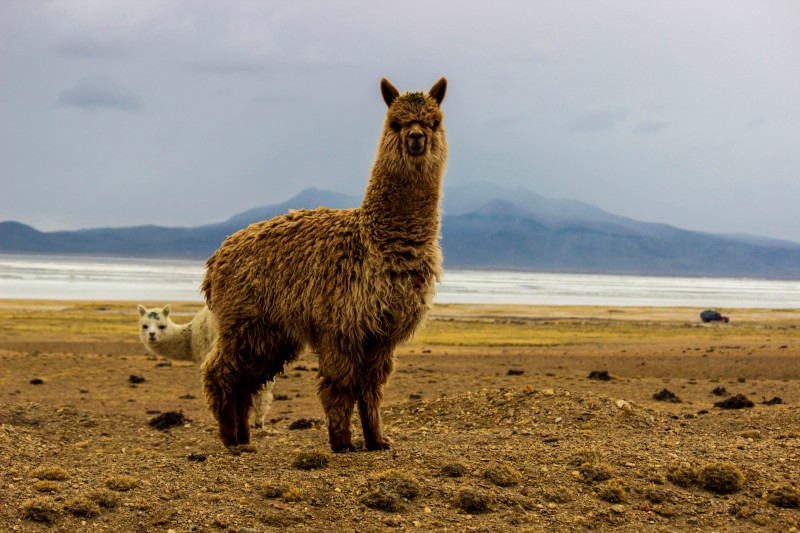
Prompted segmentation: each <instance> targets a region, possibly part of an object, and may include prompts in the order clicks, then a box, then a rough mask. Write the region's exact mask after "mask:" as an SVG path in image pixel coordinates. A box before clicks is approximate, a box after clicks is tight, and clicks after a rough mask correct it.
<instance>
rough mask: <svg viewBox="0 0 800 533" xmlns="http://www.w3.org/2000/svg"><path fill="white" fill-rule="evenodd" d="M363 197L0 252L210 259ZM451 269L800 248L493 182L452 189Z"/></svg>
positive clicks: (692, 262)
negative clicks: (291, 213) (238, 240)
mask: <svg viewBox="0 0 800 533" xmlns="http://www.w3.org/2000/svg"><path fill="white" fill-rule="evenodd" d="M360 203H361V198H360V197H357V196H349V195H345V194H340V193H336V192H332V191H325V190H318V189H307V190H305V191H303V192H301V193H300V194H298V195H297V196H295V197H293V198H291V199H290V200H287V201H285V202H282V203H278V204H274V205H267V206H264V207H258V208H254V209H250V210H247V211H244V212H242V213H239V214H237V215H235V216H233V217H231V218H229V219H228V220H225V221H223V222H219V223H215V224H208V225H203V226H197V227H192V228H171V227H162V226H136V227H125V228H96V229H84V230H77V231H53V232H41V231H38V230H36V229H34V228H32V227H30V226H27V225H25V224H22V223H20V222H0V253H16V254H23V253H24V254H56V255H57V254H71V255H95V256H97V255H100V256H120V257H163V258H187V259H199V260H204V259H206V258H207V257H208V256H210V255H211V254H212V253H213V252H214V250H216V249H217V248H218V247H219V245H220V243H221V242H222V241H223V240H224V239H225V238H226V237H227V236H228V235H230V234H232V233H234V232H236V231H238V230H239V229H241V228H244V227H246V226H247V225H249V224H252V223H254V222H258V221H260V220H266V219H269V218H272V217H274V216H277V215H281V214H284V213H286V212H287V211H288V210H290V209H312V208H315V207H317V206H320V205H324V206H326V207H330V208H349V207H357V206H358V205H359V204H360ZM442 212H443V216H442V241H441V245H442V250H443V253H444V257H445V267H446V268H473V269H503V270H536V271H550V272H595V273H626V274H652V275H685V276H733V277H760V278H784V279H800V244H799V243H793V242H788V241H780V240H774V239H767V238H762V237H754V236H750V235H719V234H709V233H703V232H696V231H689V230H684V229H679V228H676V227H673V226H669V225H667V224H654V223H648V222H641V221H637V220H633V219H630V218H625V217H621V216H617V215H614V214H611V213H608V212H606V211H604V210H602V209H600V208H598V207H596V206H593V205H591V204H587V203H584V202H578V201H573V200H554V199H550V198H546V197H544V196H541V195H539V194H536V193H534V192H532V191H530V190H528V189H525V188H522V187H518V188H514V189H508V188H503V187H498V186H495V185H492V184H488V183H475V184H472V185H470V186H467V187H459V188H452V189H447V190H446V191H445V194H444V200H443V205H442Z"/></svg>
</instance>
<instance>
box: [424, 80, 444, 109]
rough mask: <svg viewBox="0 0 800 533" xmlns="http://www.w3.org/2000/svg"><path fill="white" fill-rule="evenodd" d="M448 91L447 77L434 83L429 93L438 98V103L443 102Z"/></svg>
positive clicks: (435, 98)
mask: <svg viewBox="0 0 800 533" xmlns="http://www.w3.org/2000/svg"><path fill="white" fill-rule="evenodd" d="M445 92H447V78H442V79H440V80H439V81H437V82H436V83H434V84H433V87H431V90H430V91H428V94H429V95H430V96H431V98H433V99H434V100H436V103H437V104H441V103H442V100H444V93H445Z"/></svg>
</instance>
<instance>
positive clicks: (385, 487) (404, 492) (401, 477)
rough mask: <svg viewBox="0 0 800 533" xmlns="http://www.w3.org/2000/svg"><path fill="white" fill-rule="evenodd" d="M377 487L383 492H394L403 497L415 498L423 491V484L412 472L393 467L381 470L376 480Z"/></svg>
mask: <svg viewBox="0 0 800 533" xmlns="http://www.w3.org/2000/svg"><path fill="white" fill-rule="evenodd" d="M374 482H375V484H376V486H377V488H378V489H379V490H381V491H383V492H393V493H395V494H397V495H398V496H400V497H401V498H406V499H408V500H413V499H414V498H416V497H417V496H419V495H420V494H421V493H422V489H423V485H422V483H420V481H419V480H418V479H417V478H416V477H415V476H414V475H412V474H408V473H406V472H401V471H400V470H396V469H391V470H387V471H385V472H381V473H380V474H378V475H377V476H375V480H374Z"/></svg>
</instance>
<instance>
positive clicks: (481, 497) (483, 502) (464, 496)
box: [456, 489, 492, 514]
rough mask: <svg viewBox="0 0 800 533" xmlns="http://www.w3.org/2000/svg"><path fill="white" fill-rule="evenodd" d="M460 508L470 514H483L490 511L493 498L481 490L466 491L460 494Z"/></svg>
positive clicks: (458, 501) (458, 502)
mask: <svg viewBox="0 0 800 533" xmlns="http://www.w3.org/2000/svg"><path fill="white" fill-rule="evenodd" d="M456 503H457V504H458V506H459V507H460V508H461V509H462V510H463V511H464V512H465V513H469V514H481V513H486V512H488V511H489V510H490V506H491V504H492V496H491V495H490V494H489V493H487V492H484V491H482V490H480V489H464V490H462V491H461V492H459V493H458V499H457V501H456Z"/></svg>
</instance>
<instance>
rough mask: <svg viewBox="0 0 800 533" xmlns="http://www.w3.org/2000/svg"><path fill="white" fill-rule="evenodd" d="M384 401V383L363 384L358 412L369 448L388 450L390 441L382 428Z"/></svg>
mask: <svg viewBox="0 0 800 533" xmlns="http://www.w3.org/2000/svg"><path fill="white" fill-rule="evenodd" d="M382 401H383V385H380V384H375V385H368V386H366V387H363V386H362V390H361V392H360V395H359V397H358V414H359V417H360V418H361V429H362V431H363V432H364V442H365V444H366V446H367V449H368V450H388V449H389V448H391V446H390V444H389V442H388V441H387V440H386V439H385V438H384V436H383V430H382V428H381V426H382V422H381V411H380V408H381V402H382Z"/></svg>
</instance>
